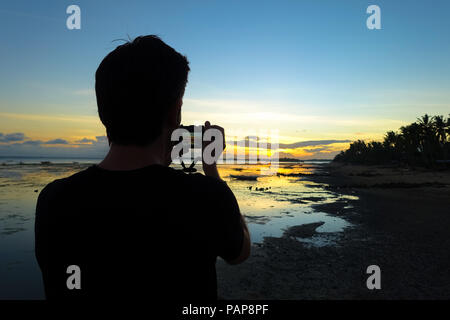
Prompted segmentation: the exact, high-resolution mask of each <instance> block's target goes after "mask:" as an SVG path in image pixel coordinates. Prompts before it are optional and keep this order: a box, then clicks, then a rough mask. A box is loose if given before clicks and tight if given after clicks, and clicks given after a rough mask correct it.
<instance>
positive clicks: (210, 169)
mask: <svg viewBox="0 0 450 320" xmlns="http://www.w3.org/2000/svg"><path fill="white" fill-rule="evenodd" d="M208 129H217V130H219V131H220V133H221V137H220V139H222V143H221V145H222V146H223V147H222V149H220V150H219V152H218V154H214V159H215V161H214V163H212V164H207V163H206V162H205V161H202V163H203V172H204V173H205V175H207V176H211V177H215V178H217V179H220V175H219V171H218V170H217V163H216V161H217V159H219V157H220V155H221V154H222V152H223V150H224V149H225V146H226V144H225V130H224V129H223V128H222V127H220V126H216V125H211V124H210V122H209V121H206V122H205V132H206V131H207V130H208ZM210 143H212V141H204V140H203V143H202V155H203V154H204V151H205V148H206V147H207V146H208V145H209V144H210ZM216 151H217V149H216Z"/></svg>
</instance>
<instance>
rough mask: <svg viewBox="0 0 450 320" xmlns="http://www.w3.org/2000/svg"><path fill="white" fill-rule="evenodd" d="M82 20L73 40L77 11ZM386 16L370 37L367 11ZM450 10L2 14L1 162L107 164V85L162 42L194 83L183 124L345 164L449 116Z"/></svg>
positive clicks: (345, 1)
mask: <svg viewBox="0 0 450 320" xmlns="http://www.w3.org/2000/svg"><path fill="white" fill-rule="evenodd" d="M71 4H76V5H78V6H79V7H80V8H81V30H68V29H67V27H66V19H67V17H68V14H67V13H66V8H67V7H68V6H69V5H71ZM371 4H376V5H378V6H379V7H380V8H381V26H382V29H381V30H369V29H367V27H366V19H367V17H368V16H369V14H367V13H366V8H367V7H368V6H369V5H371ZM449 13H450V2H449V1H444V0H442V1H437V0H436V1H422V0H420V1H379V0H374V1H351V0H342V1H331V0H330V1H325V0H321V1H313V0H310V1H304V0H295V1H294V0H290V1H285V0H283V1H275V0H270V1H247V0H245V1H242V0H241V1H229V0H227V1H225V0H220V1H216V0H203V1H197V0H189V1H187V0H182V1H171V0H168V1H132V0H129V1H70V2H69V1H33V2H31V1H22V0H16V1H8V2H5V1H3V2H2V4H1V5H0V38H1V45H0V70H1V71H0V156H23V155H28V156H33V155H36V156H71V157H74V156H79V157H89V156H101V155H102V154H104V152H105V151H106V149H107V145H106V139H105V137H104V135H105V130H104V128H103V126H102V125H101V123H100V121H99V120H98V116H97V109H96V101H95V93H94V89H93V88H94V73H95V70H96V68H97V66H98V64H99V63H100V61H101V60H102V59H103V57H104V56H105V55H106V54H107V53H108V52H110V51H111V50H113V49H114V48H115V47H116V46H117V45H119V44H120V41H114V42H113V40H115V39H127V38H128V37H130V38H134V37H136V36H138V35H145V34H157V35H159V36H160V37H161V38H162V39H163V40H164V41H165V42H167V43H168V44H169V45H171V46H172V47H174V48H175V49H176V50H177V51H179V52H181V53H183V54H185V55H186V56H187V57H188V59H189V61H190V67H191V72H190V76H189V83H188V86H187V89H186V94H185V98H184V105H183V123H184V124H191V123H194V124H198V123H202V122H204V121H205V120H209V121H211V122H212V123H215V124H219V125H221V126H223V127H225V129H226V130H227V131H229V132H233V131H235V132H237V131H240V132H249V133H250V132H253V133H254V134H256V135H258V134H259V133H260V132H263V131H264V130H265V131H268V130H278V132H279V138H280V144H281V146H282V147H283V148H282V149H280V150H279V151H280V152H281V154H282V155H287V156H295V157H299V158H305V159H306V158H332V157H333V156H334V155H335V154H336V153H337V152H338V151H339V150H342V149H344V148H346V147H347V146H348V144H349V142H350V141H353V140H356V139H381V138H382V136H383V134H384V133H385V132H386V131H387V130H397V129H398V128H399V127H400V126H402V125H404V124H408V123H410V122H413V121H415V120H416V118H417V117H419V116H421V115H423V114H424V113H428V114H431V115H437V114H442V115H448V114H449V113H450V77H449V74H450V59H449V58H450V41H448V34H449V31H450V19H448V15H449Z"/></svg>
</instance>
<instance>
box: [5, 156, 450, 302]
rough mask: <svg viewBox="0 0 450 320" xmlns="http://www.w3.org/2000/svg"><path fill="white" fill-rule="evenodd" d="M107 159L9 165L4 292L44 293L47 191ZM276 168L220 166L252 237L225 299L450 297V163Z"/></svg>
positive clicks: (228, 273) (9, 295)
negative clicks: (39, 218) (373, 277)
mask: <svg viewBox="0 0 450 320" xmlns="http://www.w3.org/2000/svg"><path fill="white" fill-rule="evenodd" d="M96 162H98V160H86V159H84V160H83V159H78V160H74V159H68V160H64V161H62V160H61V159H46V160H45V161H43V160H42V159H37V160H36V159H33V160H27V159H20V160H17V159H15V160H10V161H9V160H8V161H4V162H3V163H2V165H0V190H1V192H0V240H1V241H0V283H1V286H0V298H2V299H42V298H44V294H43V287H42V281H41V275H40V271H39V268H38V266H37V263H36V260H35V257H34V229H33V228H34V210H35V205H36V200H37V196H38V194H39V192H40V191H41V190H42V188H43V187H44V186H45V185H46V184H47V183H49V182H51V181H53V180H54V179H58V178H62V177H66V176H69V175H71V174H73V173H75V172H78V171H80V170H83V169H85V168H87V167H88V166H90V165H92V164H94V163H96ZM174 167H175V168H176V169H179V166H177V165H174ZM196 167H197V168H198V169H199V166H196ZM265 168H266V167H265V166H262V165H222V166H220V167H219V171H220V173H221V176H222V177H223V179H224V180H225V181H226V182H227V184H228V185H229V186H230V188H231V189H232V190H233V192H234V194H235V196H236V198H237V200H238V203H239V206H240V209H241V212H242V214H243V215H244V216H245V219H246V221H247V223H248V226H249V230H250V233H251V240H252V255H251V257H250V258H249V259H248V260H247V261H246V262H244V263H243V264H241V265H236V266H229V265H227V264H226V263H225V262H224V261H222V260H221V259H220V258H219V259H218V261H217V276H218V290H219V296H220V297H221V298H222V299H394V298H402V299H416V298H436V299H440V298H449V297H450V281H449V278H450V277H449V272H448V271H449V270H450V263H449V261H450V254H449V250H448V249H449V248H450V243H449V239H448V230H450V228H449V227H450V218H449V209H448V208H450V197H449V195H450V189H449V186H450V175H449V172H448V171H442V172H439V171H429V170H423V169H414V170H412V169H409V170H406V169H402V168H397V167H379V166H377V167H376V166H370V167H368V166H343V165H335V164H330V163H323V162H314V161H311V162H303V163H301V162H299V163H280V167H279V168H278V170H277V172H276V174H266V173H265V172H266V171H265V170H264V169H265ZM199 170H200V169H199ZM200 171H201V170H200ZM369 265H378V266H379V267H380V268H381V273H382V278H381V285H382V289H381V290H368V289H367V287H366V279H367V277H368V275H367V274H366V268H367V267H368V266H369Z"/></svg>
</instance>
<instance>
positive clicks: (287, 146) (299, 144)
mask: <svg viewBox="0 0 450 320" xmlns="http://www.w3.org/2000/svg"><path fill="white" fill-rule="evenodd" d="M347 142H352V141H351V140H311V141H299V142H294V143H280V144H279V148H280V149H296V148H302V147H312V146H324V145H328V144H333V143H347Z"/></svg>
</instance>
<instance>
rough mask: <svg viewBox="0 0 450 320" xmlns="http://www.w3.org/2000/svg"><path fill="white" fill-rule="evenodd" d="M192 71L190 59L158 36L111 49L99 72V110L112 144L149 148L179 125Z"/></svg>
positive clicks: (96, 90) (151, 36)
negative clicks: (157, 139)
mask: <svg viewBox="0 0 450 320" xmlns="http://www.w3.org/2000/svg"><path fill="white" fill-rule="evenodd" d="M188 73H189V62H188V60H187V59H186V57H185V56H183V55H181V54H179V53H178V52H176V51H175V50H174V49H173V48H171V47H170V46H168V45H167V44H165V43H164V42H163V41H162V40H161V39H160V38H158V37H157V36H154V35H149V36H142V37H137V38H136V39H134V40H133V41H132V42H127V43H125V44H123V45H120V46H118V47H117V48H116V49H114V50H113V51H112V52H110V53H109V54H108V55H107V56H106V57H105V58H104V59H103V61H102V62H101V63H100V66H99V67H98V69H97V72H96V73H95V92H96V95H97V105H98V113H99V116H100V120H101V121H102V123H103V124H104V126H105V127H106V133H107V135H108V139H109V141H110V143H115V144H118V145H137V146H146V145H149V144H151V143H152V142H153V141H154V140H155V139H156V138H158V137H159V136H160V135H161V133H162V131H163V129H165V128H166V127H167V126H176V124H175V123H174V122H176V121H178V122H179V121H180V120H181V119H179V118H178V119H177V116H178V117H179V111H180V110H179V109H180V107H181V101H182V98H183V94H184V89H185V87H186V83H187V78H188ZM174 112H175V113H174ZM174 114H175V116H173V115H174ZM168 122H169V123H168Z"/></svg>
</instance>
